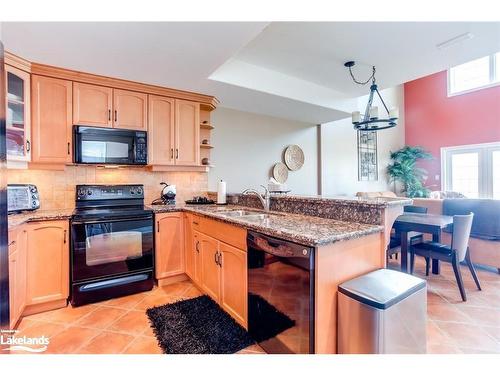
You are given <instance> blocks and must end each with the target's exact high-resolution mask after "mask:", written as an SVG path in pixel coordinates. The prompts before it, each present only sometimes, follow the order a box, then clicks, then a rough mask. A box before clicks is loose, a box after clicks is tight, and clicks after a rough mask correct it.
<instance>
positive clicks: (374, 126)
mask: <svg viewBox="0 0 500 375" xmlns="http://www.w3.org/2000/svg"><path fill="white" fill-rule="evenodd" d="M354 64H355V62H354V61H348V62H346V63H345V64H344V66H345V67H346V68H348V69H349V73H350V74H351V77H352V80H353V81H354V82H355V83H357V84H358V85H366V84H367V83H368V82H370V80H371V81H372V84H371V86H370V96H369V97H368V103H367V104H366V109H365V113H364V114H361V112H359V111H355V112H353V113H352V124H353V125H354V129H356V130H359V131H375V130H382V129H389V128H393V127H394V126H396V121H397V119H398V115H399V112H398V109H397V108H391V110H389V109H388V108H387V105H386V104H385V102H384V99H382V96H381V95H380V92H379V91H378V87H377V84H376V80H375V66H373V67H372V75H371V76H370V78H368V79H367V80H366V81H365V82H360V81H358V80H357V79H356V78H354V74H353V73H352V67H353V66H354ZM375 94H377V95H378V97H379V98H380V101H381V102H382V105H383V106H384V109H385V112H387V117H385V116H384V118H379V113H378V107H377V106H373V96H374V95H375Z"/></svg>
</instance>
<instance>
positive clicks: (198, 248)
mask: <svg viewBox="0 0 500 375" xmlns="http://www.w3.org/2000/svg"><path fill="white" fill-rule="evenodd" d="M195 248H196V252H197V253H199V252H200V241H196V245H195Z"/></svg>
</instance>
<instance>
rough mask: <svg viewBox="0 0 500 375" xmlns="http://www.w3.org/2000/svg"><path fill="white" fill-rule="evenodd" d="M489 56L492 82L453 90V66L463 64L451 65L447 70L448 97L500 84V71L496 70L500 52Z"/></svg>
mask: <svg viewBox="0 0 500 375" xmlns="http://www.w3.org/2000/svg"><path fill="white" fill-rule="evenodd" d="M497 55H498V56H497ZM483 57H486V56H483ZM488 57H489V68H490V69H489V78H490V79H489V81H490V83H488V84H486V85H482V86H478V87H474V88H472V89H467V90H462V91H456V92H452V91H451V70H452V69H453V68H455V67H456V66H460V65H463V64H460V65H456V66H454V67H451V68H449V69H448V70H447V71H446V73H447V74H446V87H447V95H448V98H451V97H453V96H458V95H464V94H469V93H471V92H474V91H478V90H483V89H488V88H490V87H495V86H500V72H497V71H496V59H497V58H500V52H496V53H493V54H492V55H489V56H488ZM480 58H481V57H480ZM471 61H473V60H471ZM464 64H467V63H464Z"/></svg>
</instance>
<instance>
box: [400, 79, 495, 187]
mask: <svg viewBox="0 0 500 375" xmlns="http://www.w3.org/2000/svg"><path fill="white" fill-rule="evenodd" d="M404 102H405V106H404V107H405V141H406V144H407V145H410V146H422V147H424V148H425V149H426V150H427V151H430V152H431V153H432V154H433V156H434V158H435V159H434V160H432V161H423V162H422V163H421V166H422V167H423V168H426V169H427V171H428V172H429V177H428V180H427V183H426V185H428V186H429V187H431V190H440V188H441V161H440V153H441V151H440V148H441V147H449V146H459V145H467V144H476V143H487V142H497V141H500V86H495V87H490V88H486V89H481V90H477V91H474V92H471V93H467V94H462V95H457V96H452V97H449V98H448V96H447V72H446V71H443V72H439V73H436V74H433V75H430V76H427V77H423V78H420V79H417V80H414V81H410V82H407V83H405V85H404ZM435 175H439V180H435Z"/></svg>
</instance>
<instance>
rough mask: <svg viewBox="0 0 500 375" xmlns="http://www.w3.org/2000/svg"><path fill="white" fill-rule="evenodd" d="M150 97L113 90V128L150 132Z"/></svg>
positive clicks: (132, 92) (133, 92) (139, 93)
mask: <svg viewBox="0 0 500 375" xmlns="http://www.w3.org/2000/svg"><path fill="white" fill-rule="evenodd" d="M147 119H148V95H147V94H144V93H141V92H135V91H128V90H118V89H113V121H114V122H113V127H115V128H120V129H132V130H144V131H146V130H148V120H147Z"/></svg>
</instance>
